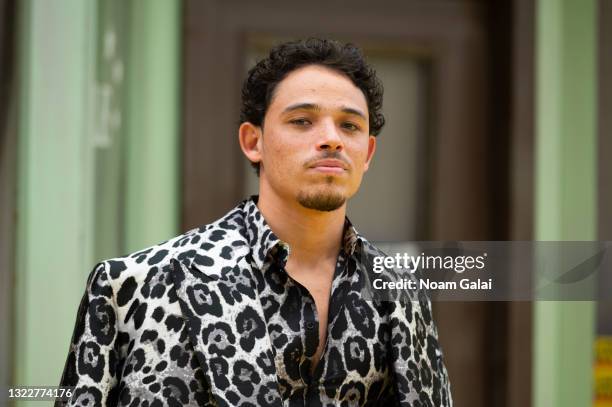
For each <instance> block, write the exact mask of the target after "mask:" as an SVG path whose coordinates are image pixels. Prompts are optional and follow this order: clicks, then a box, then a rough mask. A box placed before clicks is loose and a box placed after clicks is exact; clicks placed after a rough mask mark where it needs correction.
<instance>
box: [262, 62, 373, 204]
mask: <svg viewBox="0 0 612 407" xmlns="http://www.w3.org/2000/svg"><path fill="white" fill-rule="evenodd" d="M375 146H376V139H375V138H374V137H373V136H370V134H369V125H368V107H367V103H366V99H365V96H364V94H363V93H362V91H361V90H360V89H359V88H358V87H356V86H355V85H354V84H353V83H352V82H351V80H350V79H349V78H347V77H346V76H344V75H343V74H341V73H339V72H337V71H334V70H332V69H329V68H325V67H322V66H318V65H308V66H305V67H302V68H299V69H297V70H295V71H292V72H290V73H289V74H288V75H287V77H286V78H285V79H283V80H282V81H281V82H280V83H279V84H278V85H277V87H276V89H275V92H274V95H273V97H272V101H271V103H270V106H269V107H268V110H267V112H266V115H265V118H264V125H263V135H262V137H260V139H259V141H258V147H259V151H260V158H261V161H260V182H262V183H266V184H267V187H269V188H271V189H272V190H273V191H274V192H275V193H276V194H277V195H279V196H280V197H281V198H284V199H292V200H295V201H297V202H299V203H300V204H301V205H302V206H304V207H306V208H310V209H316V210H321V211H331V210H335V209H338V208H340V207H341V206H342V205H343V204H344V203H345V202H346V200H347V199H349V198H350V197H352V196H353V195H354V194H355V193H356V192H357V190H358V189H359V185H360V184H361V179H362V177H363V173H364V172H365V171H367V169H368V166H369V163H370V160H371V158H372V156H373V154H374V150H375Z"/></svg>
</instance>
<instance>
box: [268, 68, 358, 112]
mask: <svg viewBox="0 0 612 407" xmlns="http://www.w3.org/2000/svg"><path fill="white" fill-rule="evenodd" d="M295 103H315V104H317V105H320V106H322V107H323V108H324V109H334V108H336V109H340V108H342V107H352V108H356V109H359V110H362V111H364V112H367V102H366V98H365V95H364V94H363V92H362V91H361V89H359V88H358V87H357V86H355V84H354V83H353V82H352V81H351V80H350V79H349V78H348V77H347V76H345V75H344V74H342V73H341V72H339V71H336V70H333V69H330V68H326V67H324V66H320V65H308V66H305V67H301V68H298V69H296V70H294V71H291V72H290V73H289V74H288V75H287V76H286V77H285V78H284V79H283V80H282V81H280V82H279V83H278V85H277V86H276V89H275V90H274V94H273V96H272V100H271V102H270V106H269V110H273V109H274V110H276V109H283V108H284V107H286V106H289V105H292V104H295Z"/></svg>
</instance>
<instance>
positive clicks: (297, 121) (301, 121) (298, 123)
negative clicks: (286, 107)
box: [289, 117, 312, 126]
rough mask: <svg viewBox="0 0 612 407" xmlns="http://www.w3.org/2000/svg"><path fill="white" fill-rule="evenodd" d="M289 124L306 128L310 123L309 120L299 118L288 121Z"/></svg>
mask: <svg viewBox="0 0 612 407" xmlns="http://www.w3.org/2000/svg"><path fill="white" fill-rule="evenodd" d="M289 123H291V124H295V125H296V126H308V125H309V124H312V123H310V120H308V119H306V118H303V117H300V118H299V119H292V120H290V121H289Z"/></svg>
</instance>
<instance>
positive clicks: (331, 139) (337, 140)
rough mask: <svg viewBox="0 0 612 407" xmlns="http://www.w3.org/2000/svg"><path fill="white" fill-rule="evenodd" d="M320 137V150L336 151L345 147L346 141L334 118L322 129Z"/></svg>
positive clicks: (318, 147) (318, 145) (318, 148)
mask: <svg viewBox="0 0 612 407" xmlns="http://www.w3.org/2000/svg"><path fill="white" fill-rule="evenodd" d="M319 134H320V137H319V139H318V140H317V150H318V151H336V152H340V151H342V150H343V149H344V142H343V141H342V137H341V135H340V133H339V131H338V129H337V128H336V125H335V123H334V122H333V121H332V120H329V121H326V122H325V123H324V124H323V125H322V126H321V129H320V132H319Z"/></svg>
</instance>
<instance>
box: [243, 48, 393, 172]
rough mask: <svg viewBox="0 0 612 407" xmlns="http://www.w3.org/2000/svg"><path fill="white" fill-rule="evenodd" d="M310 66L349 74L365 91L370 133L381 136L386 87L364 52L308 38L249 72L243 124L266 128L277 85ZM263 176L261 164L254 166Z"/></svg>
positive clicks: (273, 51)
mask: <svg viewBox="0 0 612 407" xmlns="http://www.w3.org/2000/svg"><path fill="white" fill-rule="evenodd" d="M306 65H321V66H324V67H327V68H330V69H334V70H336V71H339V72H340V73H342V74H344V75H346V76H347V77H348V78H349V79H350V80H351V81H352V82H353V83H354V84H355V86H357V87H358V88H359V89H361V91H362V92H363V94H364V96H365V98H366V102H367V105H368V115H369V117H368V119H369V120H368V121H369V127H370V134H372V135H374V136H377V135H378V134H379V133H380V131H381V130H382V127H383V126H384V124H385V117H384V116H383V114H382V112H381V110H382V102H383V86H382V83H381V81H380V79H378V77H377V76H376V71H375V70H374V69H373V68H372V67H371V66H369V65H368V64H367V63H366V61H365V58H364V56H363V53H362V51H361V50H360V49H359V48H358V47H357V46H355V45H353V44H351V43H346V44H343V43H340V42H338V41H335V40H329V39H319V38H308V39H304V40H298V41H291V42H285V43H282V44H279V45H277V46H275V47H274V48H272V49H271V50H270V54H269V55H268V57H267V58H265V59H263V60H261V61H259V62H258V63H257V64H256V65H255V66H254V67H253V68H251V69H250V70H249V73H248V76H247V78H246V80H245V81H244V84H243V86H242V108H241V109H240V122H241V123H244V122H250V123H253V124H254V125H256V126H262V127H263V125H264V116H265V115H266V111H267V110H268V107H269V106H270V102H271V100H272V96H273V95H274V90H275V89H276V86H277V85H278V84H279V83H280V82H281V81H282V80H283V79H284V78H285V77H286V76H287V74H289V73H290V72H291V71H294V70H296V69H298V68H301V67H303V66H306ZM253 167H254V168H255V169H256V171H257V175H259V163H253Z"/></svg>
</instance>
